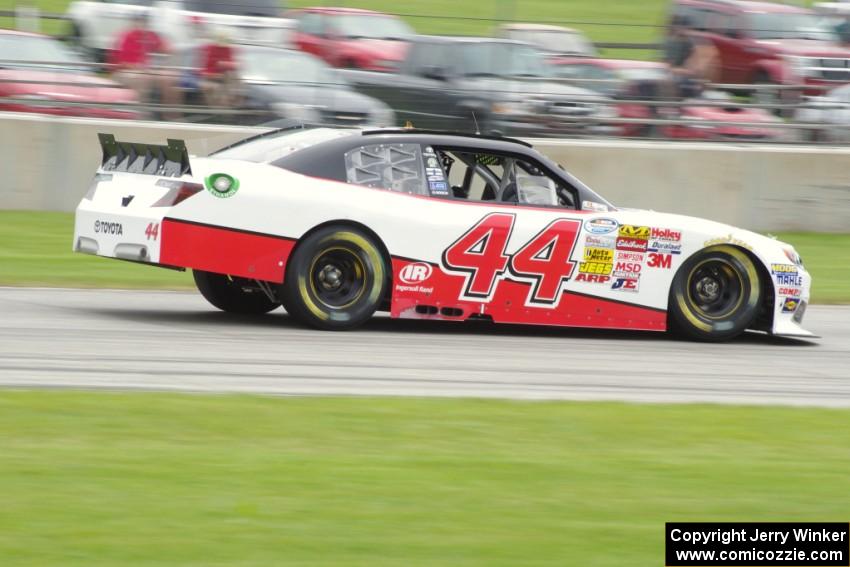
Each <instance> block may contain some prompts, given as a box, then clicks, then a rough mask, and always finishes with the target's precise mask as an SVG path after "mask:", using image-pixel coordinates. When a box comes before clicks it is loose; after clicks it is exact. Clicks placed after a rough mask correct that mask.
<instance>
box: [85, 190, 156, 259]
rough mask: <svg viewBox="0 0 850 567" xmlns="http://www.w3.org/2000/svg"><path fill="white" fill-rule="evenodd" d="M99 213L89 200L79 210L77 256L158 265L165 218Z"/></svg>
mask: <svg viewBox="0 0 850 567" xmlns="http://www.w3.org/2000/svg"><path fill="white" fill-rule="evenodd" d="M146 211H148V214H138V213H134V214H129V213H120V212H117V211H109V210H98V209H96V208H95V207H93V204H92V202H91V201H89V200H88V199H83V201H82V202H81V203H80V205H79V206H78V207H77V214H76V217H75V219H74V243H73V249H74V252H80V253H83V254H93V255H96V256H104V257H106V258H119V259H122V260H132V261H135V262H149V263H153V264H156V263H159V258H160V242H161V240H162V237H163V234H162V229H161V226H162V217H161V216H155V215H154V214H150V213H153V211H151V210H150V209H146Z"/></svg>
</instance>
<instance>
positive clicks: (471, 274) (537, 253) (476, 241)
mask: <svg viewBox="0 0 850 567" xmlns="http://www.w3.org/2000/svg"><path fill="white" fill-rule="evenodd" d="M514 219H515V216H514V215H513V214H509V213H491V214H489V215H487V216H486V217H484V218H483V219H481V221H479V222H478V224H476V225H475V226H473V227H472V228H471V229H469V230H468V231H467V232H466V233H465V234H464V235H463V236H461V237H460V238H459V239H457V240H456V241H455V242H454V243H453V244H452V245H451V246H449V247H448V248H446V250H445V251H444V252H443V266H444V267H445V270H446V271H447V272H460V273H462V274H463V275H464V277H465V285H464V290H463V292H462V294H461V299H474V300H479V301H480V300H487V299H489V298H490V297H492V295H493V293H495V290H496V287H497V286H498V283H499V281H500V280H501V279H503V278H504V276H505V273H506V272H508V271H509V272H510V274H511V276H512V277H513V278H516V279H520V280H527V281H528V282H529V283H531V290H530V291H529V294H528V297H527V299H526V305H529V306H530V305H540V306H546V307H555V306H557V305H558V302H559V301H560V299H561V295H562V294H563V293H562V292H563V285H564V283H565V282H567V281H568V280H569V279H570V277H571V276H572V273H573V271H574V269H575V262H574V261H572V260H570V258H571V257H572V254H573V249H574V248H575V245H576V240H577V239H578V233H579V231H580V230H581V221H578V220H575V219H556V220H554V221H553V222H551V223H550V224H549V225H548V226H547V227H546V228H544V229H543V230H542V231H540V232H539V233H537V234H536V235H535V236H534V237H533V238H532V239H531V240H529V241H528V242H527V243H526V244H524V245H523V246H522V247H521V248H520V249H519V250H517V251H516V252H515V253H513V254H512V255H508V254H506V253H505V249H506V247H507V245H508V241H509V240H510V235H511V233H512V231H513V223H514Z"/></svg>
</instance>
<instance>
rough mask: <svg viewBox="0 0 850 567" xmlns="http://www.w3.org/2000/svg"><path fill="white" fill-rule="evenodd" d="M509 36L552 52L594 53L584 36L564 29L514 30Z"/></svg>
mask: <svg viewBox="0 0 850 567" xmlns="http://www.w3.org/2000/svg"><path fill="white" fill-rule="evenodd" d="M511 37H512V38H513V39H518V40H520V41H524V42H526V43H530V44H532V45H534V46H535V47H538V48H540V49H542V50H544V51H551V52H553V53H576V54H581V55H593V54H594V53H595V50H594V49H593V45H591V44H590V42H589V41H587V39H585V37H584V36H582V35H580V34H577V33H572V32H569V31H566V30H515V31H513V32H512V33H511Z"/></svg>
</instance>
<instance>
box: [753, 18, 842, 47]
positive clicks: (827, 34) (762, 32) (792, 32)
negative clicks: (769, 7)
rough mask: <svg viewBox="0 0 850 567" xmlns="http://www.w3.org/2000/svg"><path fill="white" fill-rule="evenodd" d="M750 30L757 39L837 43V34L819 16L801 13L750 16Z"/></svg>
mask: <svg viewBox="0 0 850 567" xmlns="http://www.w3.org/2000/svg"><path fill="white" fill-rule="evenodd" d="M747 16H748V18H749V21H748V26H747V28H748V30H749V33H750V35H751V36H752V37H754V38H755V39H813V40H821V41H833V42H834V41H837V40H838V37H837V36H836V34H835V32H834V31H833V30H832V29H830V28H829V27H827V25H826V23H825V21H824V20H823V19H822V18H819V17H818V16H815V15H812V14H805V13H799V12H770V13H759V14H748V15H747Z"/></svg>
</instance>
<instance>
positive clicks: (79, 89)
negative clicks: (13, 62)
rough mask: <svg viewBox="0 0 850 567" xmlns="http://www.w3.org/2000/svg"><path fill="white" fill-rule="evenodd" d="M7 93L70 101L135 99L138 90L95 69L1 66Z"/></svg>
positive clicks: (0, 78)
mask: <svg viewBox="0 0 850 567" xmlns="http://www.w3.org/2000/svg"><path fill="white" fill-rule="evenodd" d="M0 90H2V92H3V93H5V95H6V96H25V95H26V96H39V97H43V98H46V99H50V100H59V101H68V102H74V101H77V102H103V103H112V102H135V101H137V100H138V97H137V96H136V94H135V93H134V92H133V91H131V90H130V89H126V88H124V87H121V86H120V85H118V83H116V82H115V81H112V80H109V79H105V78H102V77H98V76H97V75H94V74H91V73H73V72H66V71H51V70H34V69H0Z"/></svg>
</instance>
